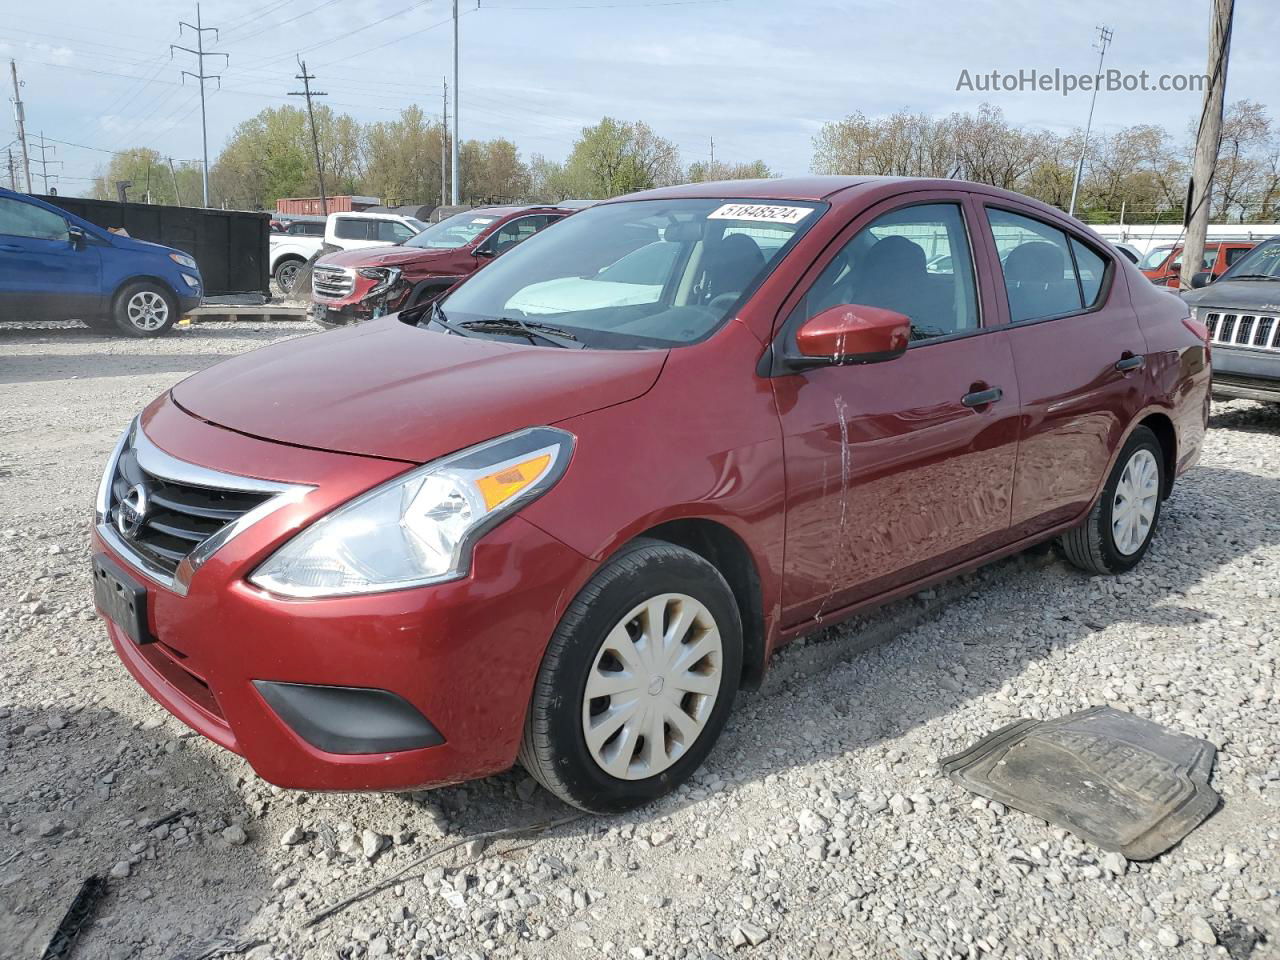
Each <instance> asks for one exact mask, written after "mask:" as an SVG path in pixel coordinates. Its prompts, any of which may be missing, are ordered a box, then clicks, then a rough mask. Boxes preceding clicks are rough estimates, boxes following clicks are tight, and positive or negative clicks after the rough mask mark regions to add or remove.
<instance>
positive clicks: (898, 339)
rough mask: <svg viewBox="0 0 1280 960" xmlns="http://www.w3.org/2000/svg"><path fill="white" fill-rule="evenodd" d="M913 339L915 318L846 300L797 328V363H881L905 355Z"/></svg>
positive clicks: (822, 364)
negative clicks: (912, 322)
mask: <svg viewBox="0 0 1280 960" xmlns="http://www.w3.org/2000/svg"><path fill="white" fill-rule="evenodd" d="M910 342H911V318H910V317H907V316H904V315H903V314H901V313H896V312H895V311H893V310H885V309H884V308H882V307H869V306H866V305H864V304H859V303H843V304H840V305H839V306H835V307H828V308H827V309H826V310H823V311H822V312H821V313H818V314H815V315H814V316H812V317H810V318H809V319H808V320H806V321H805V322H804V323H803V324H802V325H801V326H800V329H799V330H797V331H796V348H797V349H798V350H799V356H796V357H788V358H787V359H788V360H789V361H791V363H792V364H793V365H794V366H801V367H805V366H827V365H831V366H839V365H841V364H846V363H880V362H881V361H884V360H892V359H894V358H895V357H900V356H902V354H903V353H905V352H906V349H907V344H908V343H910Z"/></svg>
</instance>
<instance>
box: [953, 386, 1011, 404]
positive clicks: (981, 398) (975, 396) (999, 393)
mask: <svg viewBox="0 0 1280 960" xmlns="http://www.w3.org/2000/svg"><path fill="white" fill-rule="evenodd" d="M1003 396H1004V391H1003V390H1001V389H1000V388H999V387H988V388H987V389H985V390H974V391H972V392H971V393H966V394H965V395H964V396H963V397H961V398H960V402H961V403H963V404H964V405H965V406H966V407H985V406H986V405H987V404H989V403H995V402H996V401H997V400H999V399H1000V398H1001V397H1003Z"/></svg>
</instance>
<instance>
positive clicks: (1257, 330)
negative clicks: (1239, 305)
mask: <svg viewBox="0 0 1280 960" xmlns="http://www.w3.org/2000/svg"><path fill="white" fill-rule="evenodd" d="M1200 321H1201V322H1202V323H1203V324H1204V325H1205V327H1207V328H1208V330H1209V339H1210V340H1211V341H1212V342H1213V343H1218V344H1222V345H1223V346H1228V347H1255V348H1260V349H1263V350H1280V318H1278V317H1276V316H1260V315H1257V314H1252V313H1228V312H1227V311H1225V310H1202V311H1200Z"/></svg>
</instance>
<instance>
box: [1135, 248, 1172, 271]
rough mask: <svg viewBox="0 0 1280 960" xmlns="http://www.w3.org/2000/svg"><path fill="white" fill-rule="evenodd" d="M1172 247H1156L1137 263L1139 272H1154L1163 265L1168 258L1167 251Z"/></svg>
mask: <svg viewBox="0 0 1280 960" xmlns="http://www.w3.org/2000/svg"><path fill="white" fill-rule="evenodd" d="M1172 249H1173V247H1156V248H1155V249H1154V250H1152V251H1151V252H1150V253H1148V254H1147V255H1146V256H1145V257H1143V258H1142V259H1141V260H1140V261H1138V269H1139V270H1154V269H1155V268H1156V267H1158V266H1160V264H1162V263H1164V262H1165V260H1167V259H1168V257H1169V251H1170V250H1172Z"/></svg>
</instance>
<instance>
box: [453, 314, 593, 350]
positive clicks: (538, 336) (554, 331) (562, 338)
mask: <svg viewBox="0 0 1280 960" xmlns="http://www.w3.org/2000/svg"><path fill="white" fill-rule="evenodd" d="M462 326H464V327H466V328H467V329H468V330H494V331H499V332H507V331H512V332H515V333H522V334H524V335H525V336H526V337H528V338H529V342H530V343H532V342H533V341H534V340H545V341H546V342H547V343H550V344H554V345H555V346H557V347H568V348H570V349H575V350H581V349H582V348H583V346H584V344H582V343H580V342H579V341H578V338H577V337H575V336H574V335H573V334H572V333H570V332H569V331H568V330H561V329H560V328H559V327H553V326H551V325H550V324H548V323H537V322H536V321H535V322H533V323H529V322H527V321H525V320H521V319H520V318H519V317H489V318H486V319H484V320H468V321H466V322H465V323H464V324H462Z"/></svg>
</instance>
